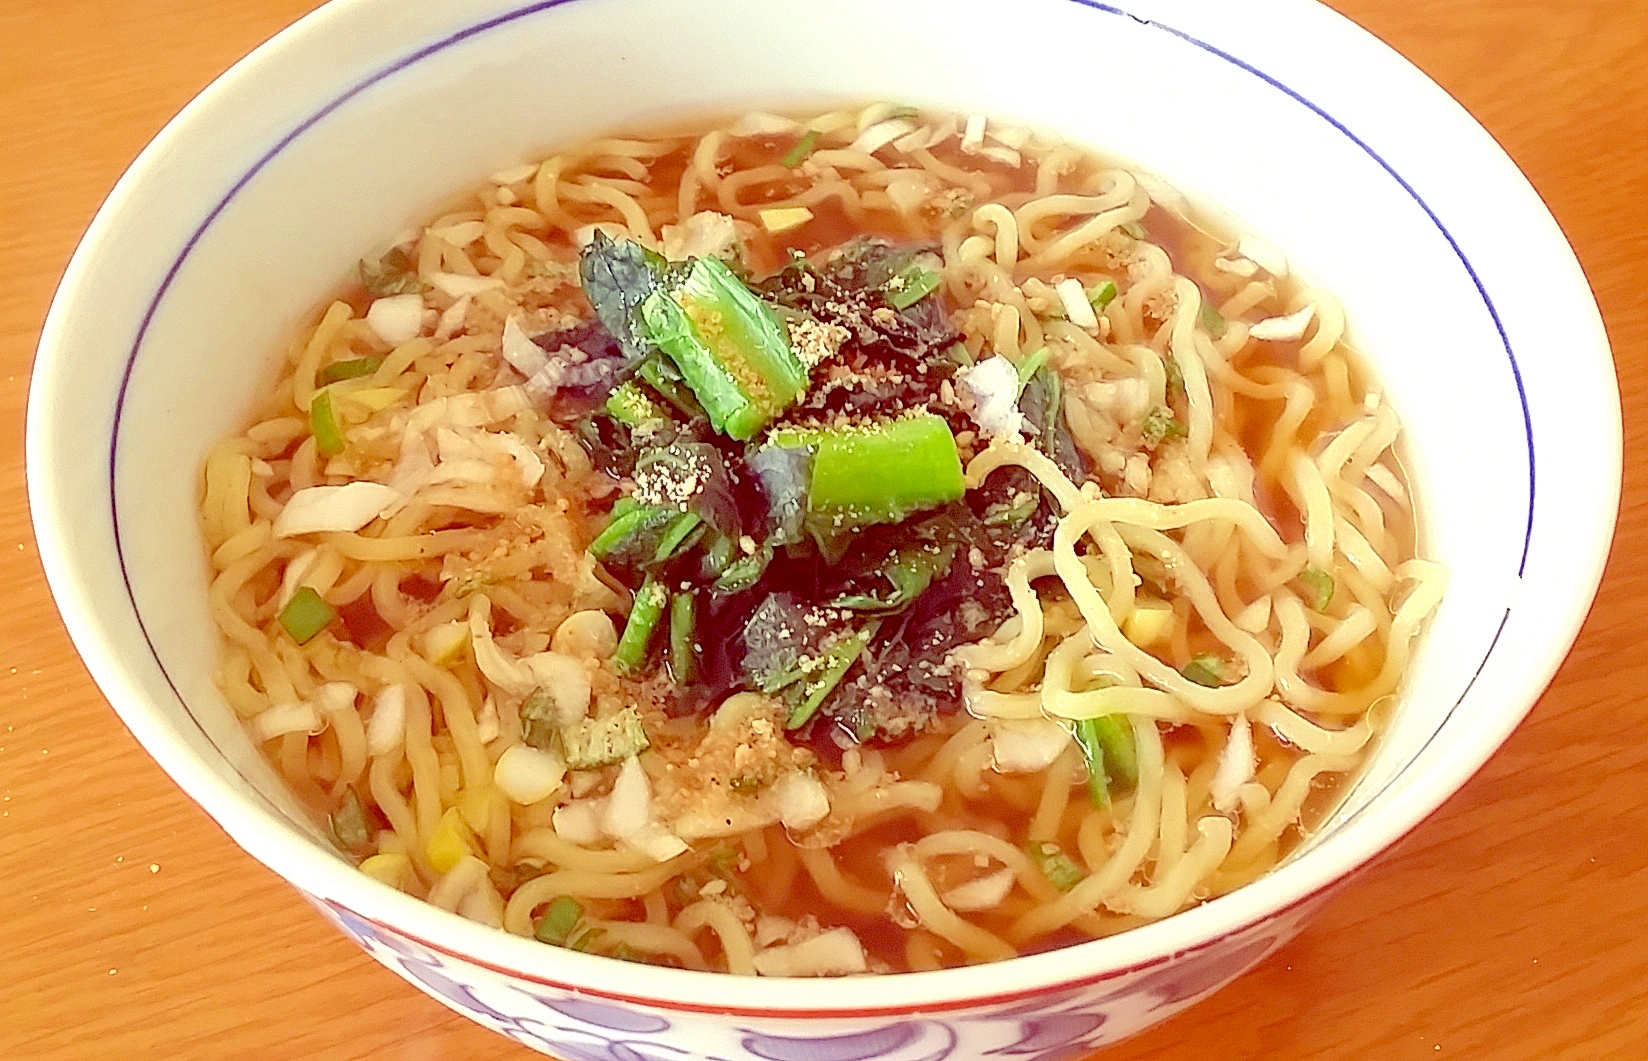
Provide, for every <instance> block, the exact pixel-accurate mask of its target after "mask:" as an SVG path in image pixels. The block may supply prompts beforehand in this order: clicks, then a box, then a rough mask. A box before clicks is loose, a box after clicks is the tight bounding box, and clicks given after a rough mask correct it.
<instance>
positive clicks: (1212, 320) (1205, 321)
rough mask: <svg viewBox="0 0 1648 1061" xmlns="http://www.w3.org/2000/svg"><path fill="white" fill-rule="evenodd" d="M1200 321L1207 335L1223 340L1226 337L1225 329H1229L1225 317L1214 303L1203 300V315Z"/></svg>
mask: <svg viewBox="0 0 1648 1061" xmlns="http://www.w3.org/2000/svg"><path fill="white" fill-rule="evenodd" d="M1200 320H1201V325H1202V327H1203V328H1205V329H1206V330H1207V334H1209V335H1211V336H1212V337H1213V338H1215V339H1223V338H1224V337H1225V328H1227V327H1228V325H1227V323H1226V322H1225V315H1224V314H1223V313H1220V312H1219V310H1218V309H1217V308H1216V307H1215V306H1214V305H1213V303H1211V302H1209V301H1207V300H1206V299H1203V300H1202V315H1201V318H1200Z"/></svg>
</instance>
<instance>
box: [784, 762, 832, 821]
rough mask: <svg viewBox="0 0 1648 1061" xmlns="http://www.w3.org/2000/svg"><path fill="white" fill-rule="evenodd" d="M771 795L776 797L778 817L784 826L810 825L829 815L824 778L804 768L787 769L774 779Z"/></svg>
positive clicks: (827, 794) (828, 801)
mask: <svg viewBox="0 0 1648 1061" xmlns="http://www.w3.org/2000/svg"><path fill="white" fill-rule="evenodd" d="M773 798H774V799H775V800H777V801H778V820H779V821H781V822H783V823H784V828H786V829H794V830H795V831H797V832H800V831H802V830H804V829H811V828H812V827H813V826H815V825H817V824H818V823H819V822H821V821H823V820H824V819H825V818H827V817H829V815H830V793H829V791H828V790H827V789H825V787H824V782H822V781H820V780H819V779H818V778H816V777H814V776H813V775H812V774H809V773H806V772H805V771H801V770H794V771H791V772H790V773H787V774H785V775H783V776H782V777H780V778H779V779H778V780H777V781H776V782H774V784H773Z"/></svg>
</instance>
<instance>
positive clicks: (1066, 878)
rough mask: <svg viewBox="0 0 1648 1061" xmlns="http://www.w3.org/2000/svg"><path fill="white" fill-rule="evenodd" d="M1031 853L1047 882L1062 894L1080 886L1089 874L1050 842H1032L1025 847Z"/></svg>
mask: <svg viewBox="0 0 1648 1061" xmlns="http://www.w3.org/2000/svg"><path fill="white" fill-rule="evenodd" d="M1024 846H1025V848H1026V850H1028V851H1029V852H1030V858H1031V860H1032V861H1034V862H1035V863H1036V868H1037V869H1039V870H1041V873H1042V876H1044V877H1046V878H1047V882H1048V883H1049V884H1051V885H1052V886H1053V887H1055V888H1057V889H1058V890H1059V891H1061V892H1067V891H1069V890H1070V889H1071V888H1074V887H1075V886H1076V885H1078V884H1080V883H1081V882H1082V880H1083V879H1084V878H1085V877H1086V876H1087V874H1085V873H1083V872H1082V871H1081V867H1080V866H1078V865H1076V863H1075V861H1074V860H1073V859H1071V857H1070V856H1069V855H1067V854H1065V853H1064V849H1063V848H1062V847H1060V846H1059V845H1058V844H1055V843H1053V842H1052V841H1049V840H1032V841H1030V842H1029V843H1028V844H1025V845H1024Z"/></svg>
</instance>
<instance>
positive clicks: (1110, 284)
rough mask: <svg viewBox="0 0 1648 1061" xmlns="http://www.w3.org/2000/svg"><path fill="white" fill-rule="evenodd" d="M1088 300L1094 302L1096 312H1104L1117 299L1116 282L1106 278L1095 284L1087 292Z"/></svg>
mask: <svg viewBox="0 0 1648 1061" xmlns="http://www.w3.org/2000/svg"><path fill="white" fill-rule="evenodd" d="M1087 301H1088V302H1090V303H1092V304H1093V312H1094V313H1103V312H1104V308H1105V307H1106V306H1108V305H1110V303H1112V302H1114V301H1116V282H1115V281H1114V280H1105V281H1102V282H1100V283H1099V284H1097V285H1095V286H1094V288H1093V290H1091V291H1089V292H1088V293H1087Z"/></svg>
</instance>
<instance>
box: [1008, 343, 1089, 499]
mask: <svg viewBox="0 0 1648 1061" xmlns="http://www.w3.org/2000/svg"><path fill="white" fill-rule="evenodd" d="M1019 412H1021V413H1023V414H1024V418H1025V419H1026V420H1027V421H1029V423H1030V426H1031V427H1033V428H1035V429H1036V448H1037V449H1039V450H1041V451H1042V452H1043V453H1045V454H1047V456H1048V457H1050V458H1051V459H1052V461H1053V463H1054V464H1057V465H1058V466H1059V468H1060V469H1062V470H1063V472H1064V473H1065V474H1066V475H1068V476H1070V477H1071V478H1072V479H1075V480H1076V481H1077V482H1080V481H1081V480H1083V479H1085V478H1086V477H1087V464H1086V462H1085V461H1084V460H1083V459H1082V455H1081V450H1080V449H1078V448H1077V447H1076V440H1075V439H1074V438H1073V437H1071V434H1070V428H1069V427H1068V426H1066V424H1065V422H1064V384H1063V382H1062V381H1061V380H1060V378H1059V374H1058V372H1056V371H1055V370H1054V369H1053V367H1052V366H1051V365H1049V364H1046V363H1045V362H1044V363H1043V364H1042V365H1041V366H1040V367H1038V368H1037V369H1036V370H1035V372H1034V373H1032V374H1031V375H1030V377H1029V379H1028V381H1027V382H1026V383H1025V384H1024V389H1023V390H1022V391H1021V392H1020V393H1019Z"/></svg>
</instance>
